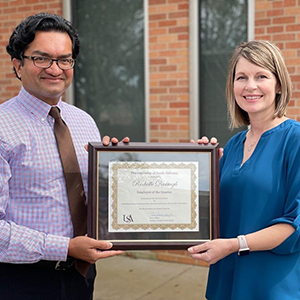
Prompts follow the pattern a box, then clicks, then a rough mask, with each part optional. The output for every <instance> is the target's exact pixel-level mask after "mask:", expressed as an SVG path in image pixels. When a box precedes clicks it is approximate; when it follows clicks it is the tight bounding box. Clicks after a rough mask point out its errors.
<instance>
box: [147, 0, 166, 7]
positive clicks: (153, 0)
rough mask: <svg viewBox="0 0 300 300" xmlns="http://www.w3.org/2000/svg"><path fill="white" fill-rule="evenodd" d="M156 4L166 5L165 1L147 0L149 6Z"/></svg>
mask: <svg viewBox="0 0 300 300" xmlns="http://www.w3.org/2000/svg"><path fill="white" fill-rule="evenodd" d="M158 4H166V0H149V6H151V5H158Z"/></svg>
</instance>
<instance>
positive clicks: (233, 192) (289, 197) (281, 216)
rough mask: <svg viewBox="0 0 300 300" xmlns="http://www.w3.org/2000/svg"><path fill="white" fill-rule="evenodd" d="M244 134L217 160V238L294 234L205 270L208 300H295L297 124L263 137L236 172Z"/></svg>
mask: <svg viewBox="0 0 300 300" xmlns="http://www.w3.org/2000/svg"><path fill="white" fill-rule="evenodd" d="M246 133H247V131H243V132H240V133H238V134H236V135H235V136H234V137H232V138H231V139H230V140H229V142H228V143H227V145H226V147H225V148H224V155H223V157H222V159H221V160H220V228H221V237H222V238H233V237H236V236H238V235H240V234H247V233H251V232H255V231H258V230H260V229H263V228H266V227H268V226H271V225H273V224H277V223H287V224H290V225H292V226H293V227H294V228H295V232H294V233H293V234H292V235H291V236H290V237H289V238H287V239H286V240H285V241H284V242H283V243H282V244H281V245H279V246H278V247H276V248H275V249H273V250H271V251H257V252H250V254H249V255H247V256H238V255H237V253H234V254H231V255H229V256H228V257H226V258H224V259H222V260H221V261H219V262H218V263H216V264H215V265H212V266H211V267H210V272H209V279H208V286H207V291H206V297H207V299H209V300H285V299H289V300H290V299H300V252H299V251H300V238H299V234H300V226H299V225H300V216H299V214H300V123H298V122H296V121H293V120H286V121H285V122H283V123H281V124H280V125H278V126H277V127H275V128H272V129H270V130H269V131H266V132H265V133H264V134H263V135H262V136H261V138H260V140H259V142H258V144H257V146H256V148H255V150H254V152H253V154H252V156H251V157H250V158H249V159H248V160H247V161H246V162H245V163H244V164H243V165H242V166H241V162H242V158H243V144H244V141H245V138H246Z"/></svg>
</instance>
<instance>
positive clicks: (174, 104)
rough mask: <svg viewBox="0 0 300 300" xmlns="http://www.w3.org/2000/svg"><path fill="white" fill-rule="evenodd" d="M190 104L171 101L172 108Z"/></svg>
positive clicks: (185, 106) (186, 106)
mask: <svg viewBox="0 0 300 300" xmlns="http://www.w3.org/2000/svg"><path fill="white" fill-rule="evenodd" d="M189 106H190V104H189V103H188V102H187V103H184V102H173V103H170V108H188V107H189Z"/></svg>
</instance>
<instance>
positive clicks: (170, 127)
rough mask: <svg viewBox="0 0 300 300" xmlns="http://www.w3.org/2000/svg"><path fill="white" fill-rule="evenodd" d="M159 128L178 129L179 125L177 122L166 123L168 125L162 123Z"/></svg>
mask: <svg viewBox="0 0 300 300" xmlns="http://www.w3.org/2000/svg"><path fill="white" fill-rule="evenodd" d="M159 129H160V130H166V131H168V130H177V129H178V126H177V125H175V124H172V125H170V124H166V125H160V126H159Z"/></svg>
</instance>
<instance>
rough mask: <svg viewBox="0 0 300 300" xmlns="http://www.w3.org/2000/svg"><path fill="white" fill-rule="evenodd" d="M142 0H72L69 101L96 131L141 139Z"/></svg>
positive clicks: (142, 99)
mask: <svg viewBox="0 0 300 300" xmlns="http://www.w3.org/2000/svg"><path fill="white" fill-rule="evenodd" d="M143 2H144V1H143V0H75V1H73V2H72V11H73V24H74V25H75V28H76V29H77V30H78V33H79V38H80V42H81V49H80V54H79V57H78V60H77V62H76V66H75V85H74V91H75V105H76V106H78V107H80V108H82V109H84V110H85V111H87V112H88V113H89V114H90V115H92V116H93V118H94V119H95V121H96V123H97V125H98V127H99V129H100V133H101V135H102V136H104V135H110V136H116V137H118V138H119V139H121V138H123V137H124V136H129V137H130V138H131V141H144V140H145V96H144V94H145V93H144V8H143Z"/></svg>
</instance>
